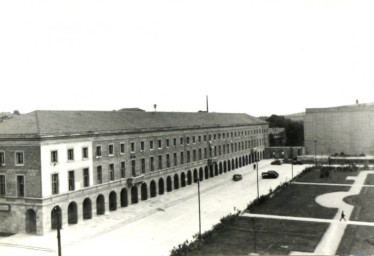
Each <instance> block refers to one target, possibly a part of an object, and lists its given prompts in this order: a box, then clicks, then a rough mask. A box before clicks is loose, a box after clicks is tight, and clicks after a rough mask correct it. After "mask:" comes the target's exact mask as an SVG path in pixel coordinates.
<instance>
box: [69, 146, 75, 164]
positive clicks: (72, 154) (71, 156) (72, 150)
mask: <svg viewBox="0 0 374 256" xmlns="http://www.w3.org/2000/svg"><path fill="white" fill-rule="evenodd" d="M68 160H70V161H71V160H74V149H72V148H71V149H68Z"/></svg>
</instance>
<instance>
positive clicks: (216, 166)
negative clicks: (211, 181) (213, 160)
mask: <svg viewBox="0 0 374 256" xmlns="http://www.w3.org/2000/svg"><path fill="white" fill-rule="evenodd" d="M217 175H218V165H217V164H214V176H217Z"/></svg>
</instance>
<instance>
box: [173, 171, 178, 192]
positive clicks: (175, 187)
mask: <svg viewBox="0 0 374 256" xmlns="http://www.w3.org/2000/svg"><path fill="white" fill-rule="evenodd" d="M178 188H179V176H178V174H175V175H174V189H178Z"/></svg>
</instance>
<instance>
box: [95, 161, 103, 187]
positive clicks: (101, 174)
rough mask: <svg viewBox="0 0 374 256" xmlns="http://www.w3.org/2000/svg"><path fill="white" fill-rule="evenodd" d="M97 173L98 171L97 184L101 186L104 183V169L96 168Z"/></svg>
mask: <svg viewBox="0 0 374 256" xmlns="http://www.w3.org/2000/svg"><path fill="white" fill-rule="evenodd" d="M96 171H97V184H101V183H103V168H102V167H101V165H99V166H98V167H96Z"/></svg>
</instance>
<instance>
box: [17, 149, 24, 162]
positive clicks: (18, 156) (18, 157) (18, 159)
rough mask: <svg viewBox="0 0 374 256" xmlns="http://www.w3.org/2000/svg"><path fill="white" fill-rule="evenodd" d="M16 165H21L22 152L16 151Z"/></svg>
mask: <svg viewBox="0 0 374 256" xmlns="http://www.w3.org/2000/svg"><path fill="white" fill-rule="evenodd" d="M16 165H23V152H17V151H16Z"/></svg>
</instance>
